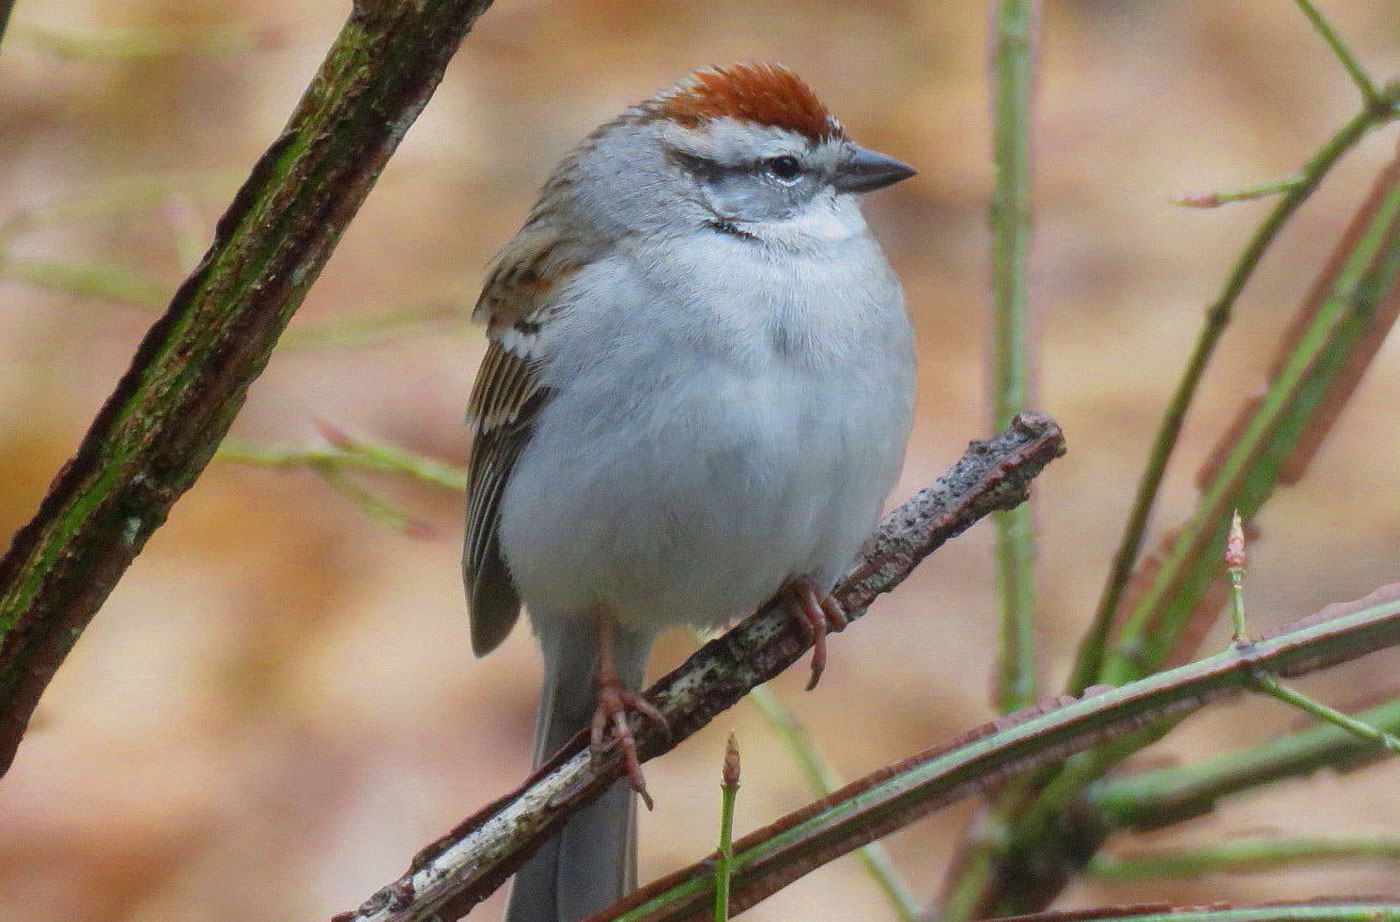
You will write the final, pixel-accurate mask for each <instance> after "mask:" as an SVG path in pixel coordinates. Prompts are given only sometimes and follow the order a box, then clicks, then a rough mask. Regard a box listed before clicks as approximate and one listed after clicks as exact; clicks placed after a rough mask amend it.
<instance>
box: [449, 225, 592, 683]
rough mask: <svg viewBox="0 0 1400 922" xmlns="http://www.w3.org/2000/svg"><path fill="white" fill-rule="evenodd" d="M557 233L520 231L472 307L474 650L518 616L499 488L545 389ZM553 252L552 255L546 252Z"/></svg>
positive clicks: (487, 647)
mask: <svg viewBox="0 0 1400 922" xmlns="http://www.w3.org/2000/svg"><path fill="white" fill-rule="evenodd" d="M551 242H553V243H555V244H557V243H558V241H557V239H556V240H554V241H548V240H542V239H541V238H540V237H539V236H536V235H532V234H522V235H521V236H519V237H517V238H516V239H515V240H513V241H511V243H510V244H508V245H507V247H506V249H505V250H504V251H502V253H501V255H500V256H498V257H497V259H496V264H495V266H494V267H493V269H492V271H491V273H490V275H489V277H488V280H487V283H486V286H485V289H484V290H483V291H482V293H481V299H480V300H479V301H478V302H477V307H476V315H477V316H483V315H484V317H485V318H486V319H487V320H488V321H489V327H488V330H487V335H488V336H489V337H490V344H489V346H488V347H487V350H486V357H485V358H484V359H482V362H481V369H480V370H479V371H478V372H477V376H476V384H475V386H474V387H473V388H472V396H471V401H470V403H469V404H468V410H467V417H468V421H469V423H470V424H471V427H472V430H473V432H474V433H475V439H474V440H473V443H472V454H471V460H470V462H469V464H468V469H467V470H468V472H467V537H466V547H465V550H464V553H463V555H462V574H463V577H464V579H465V582H466V589H467V605H468V608H469V609H470V611H471V625H472V649H473V650H474V651H475V652H476V655H477V656H483V655H485V654H487V653H490V652H491V651H492V650H494V649H495V648H496V647H497V646H498V645H499V644H500V643H501V641H503V640H505V638H506V635H507V634H509V633H510V629H511V628H512V627H513V626H514V625H515V622H516V619H517V618H519V616H520V595H519V593H518V591H517V590H516V588H515V584H514V582H513V581H512V580H511V576H510V570H509V569H508V568H507V566H506V562H505V560H504V558H503V557H502V556H501V547H500V539H499V536H498V534H497V529H498V526H499V524H500V505H501V496H502V495H503V494H504V493H505V488H506V484H507V483H508V482H509V480H510V475H511V471H512V469H513V468H514V467H515V462H516V460H517V459H518V458H519V457H520V452H521V451H522V450H523V449H524V447H525V444H526V443H527V442H528V441H529V440H530V435H531V433H532V432H533V431H534V423H535V419H536V417H537V416H538V414H539V411H540V408H541V407H543V406H544V404H545V403H546V402H547V401H548V399H549V395H550V391H549V389H548V388H545V387H543V386H542V385H541V384H540V380H539V368H538V364H539V363H538V359H537V357H536V356H535V354H534V353H535V345H536V341H537V339H538V336H539V331H540V328H541V326H542V325H543V324H544V323H546V322H547V321H548V317H549V315H550V314H551V313H552V310H551V308H550V307H549V305H548V303H547V302H548V299H547V298H546V297H545V296H546V295H548V294H549V293H550V292H551V291H552V290H553V289H554V287H555V286H556V285H557V284H558V283H559V281H560V280H561V279H562V278H563V277H564V276H565V275H567V274H568V271H569V270H568V269H567V268H566V267H565V266H563V265H562V264H560V263H559V262H558V261H557V255H556V254H557V253H558V251H559V248H558V247H557V246H550V245H549V243H551ZM551 257H554V258H551Z"/></svg>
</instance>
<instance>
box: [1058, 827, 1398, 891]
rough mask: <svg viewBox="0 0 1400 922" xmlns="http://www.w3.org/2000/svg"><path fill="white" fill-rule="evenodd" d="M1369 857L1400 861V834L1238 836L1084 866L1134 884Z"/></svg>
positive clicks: (1100, 858) (1094, 873)
mask: <svg viewBox="0 0 1400 922" xmlns="http://www.w3.org/2000/svg"><path fill="white" fill-rule="evenodd" d="M1368 860H1370V861H1376V860H1380V861H1400V839H1397V838H1377V839H1276V838H1259V839H1236V840H1234V841H1232V842H1222V843H1219V844H1217V845H1207V846H1205V847H1204V848H1193V849H1172V850H1171V851H1162V852H1155V853H1150V854H1142V855H1133V856H1131V857H1127V858H1110V857H1108V856H1106V855H1099V856H1098V857H1096V858H1094V860H1093V861H1090V862H1089V864H1088V865H1087V866H1086V867H1085V869H1084V870H1085V873H1086V874H1088V875H1089V876H1090V877H1096V878H1098V879H1099V880H1111V881H1114V882H1118V883H1131V882H1136V881H1143V880H1160V879H1163V878H1180V877H1195V876H1197V875H1200V874H1204V873H1209V874H1238V873H1241V872H1247V871H1276V870H1279V869H1281V868H1288V867H1293V866H1295V865H1311V864H1320V863H1322V862H1326V861H1368Z"/></svg>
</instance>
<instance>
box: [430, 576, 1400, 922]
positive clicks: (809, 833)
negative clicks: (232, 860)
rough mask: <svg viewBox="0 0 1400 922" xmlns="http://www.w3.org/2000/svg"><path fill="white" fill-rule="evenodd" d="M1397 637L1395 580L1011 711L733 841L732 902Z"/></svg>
mask: <svg viewBox="0 0 1400 922" xmlns="http://www.w3.org/2000/svg"><path fill="white" fill-rule="evenodd" d="M1396 644H1400V584H1397V585H1394V586H1387V587H1383V588H1382V589H1380V590H1378V591H1377V592H1375V593H1372V594H1371V595H1370V596H1367V597H1366V598H1364V599H1360V600H1358V601H1356V602H1352V603H1348V604H1346V605H1341V606H1332V607H1330V608H1329V609H1325V610H1324V611H1322V612H1319V613H1318V614H1316V615H1313V616H1310V617H1308V618H1304V619H1303V620H1301V621H1298V622H1296V623H1295V624H1293V625H1291V626H1290V627H1289V628H1286V629H1285V630H1284V631H1282V632H1280V633H1278V634H1275V635H1274V636H1272V637H1270V638H1268V639H1265V640H1260V641H1258V642H1256V643H1242V644H1232V645H1231V646H1230V647H1229V649H1227V650H1226V651H1224V652H1222V653H1218V654H1216V655H1215V656H1211V657H1208V658H1206V659H1203V660H1198V661H1197V662H1194V663H1190V664H1188V665H1185V666H1181V667H1178V668H1176V669H1173V670H1170V671H1168V672H1159V673H1157V674H1155V675H1151V676H1148V677H1146V678H1144V679H1140V680H1138V681H1136V682H1132V683H1130V684H1128V685H1124V686H1122V687H1121V688H1110V687H1108V686H1097V687H1093V688H1090V689H1089V691H1088V693H1086V695H1085V697H1084V698H1081V699H1073V698H1069V697H1068V696H1065V697H1062V698H1059V699H1056V700H1054V701H1051V702H1048V703H1046V704H1044V705H1041V706H1038V707H1036V708H1030V709H1027V710H1026V711H1022V712H1018V713H1016V714H1011V715H1008V716H1006V717H1004V718H1002V719H1001V720H998V721H996V722H994V723H990V724H987V725H984V726H982V727H980V728H978V729H976V730H974V731H972V732H971V733H969V734H968V735H967V736H965V737H963V738H961V739H957V740H954V741H953V742H952V743H949V744H945V745H943V746H938V747H934V748H932V749H929V750H926V751H924V752H922V753H919V754H918V755H916V756H913V757H911V758H909V759H905V760H903V761H901V762H898V763H895V764H894V765H890V766H887V767H885V768H882V769H880V770H878V771H876V772H873V773H872V774H870V775H867V776H866V777H864V778H862V779H860V780H859V781H855V782H852V783H851V784H848V785H847V786H846V787H844V788H842V789H841V790H840V791H837V792H836V793H835V794H833V795H832V796H831V797H828V798H824V799H822V800H819V801H817V802H815V803H813V804H810V805H808V806H807V807H804V808H803V809H801V810H798V811H796V812H795V813H791V814H789V815H787V816H786V817H783V818H782V819H780V820H778V821H777V822H775V823H773V824H771V825H769V826H767V827H765V828H763V829H760V830H758V831H757V832H754V833H752V834H750V835H748V836H745V837H744V838H743V839H741V840H739V841H738V842H735V843H734V864H735V872H734V875H733V878H732V881H731V890H730V905H731V907H732V908H733V910H734V911H735V912H739V911H742V910H744V909H746V908H748V907H750V906H753V905H754V904H755V903H757V902H759V901H760V900H762V899H763V898H765V897H767V896H769V895H771V894H772V893H775V892H777V891H778V890H780V889H781V888H783V887H785V886H786V885H788V884H789V883H791V882H792V881H794V880H796V879H797V878H798V877H801V876H802V875H804V874H806V873H808V872H810V871H812V870H815V869H816V868H818V867H820V866H821V865H823V864H825V863H827V862H828V861H831V860H832V859H834V858H837V857H839V856H841V855H844V854H846V853H847V852H849V851H851V850H852V849H855V848H858V847H859V846H861V845H863V844H865V843H866V842H870V841H872V840H874V839H876V838H879V837H880V836H883V835H888V834H889V833H891V832H894V831H895V830H897V829H900V828H903V827H904V826H906V825H908V824H909V823H911V822H913V821H914V820H916V819H919V818H921V817H923V816H926V815H927V814H929V813H931V812H933V811H935V810H939V809H942V808H943V807H946V806H948V805H949V804H952V803H955V802H957V801H959V800H963V799H965V798H967V797H971V796H975V795H977V794H980V793H983V792H985V791H987V790H988V789H990V788H992V787H994V786H996V785H998V784H1001V783H1002V782H1004V781H1005V780H1006V779H1007V778H1009V777H1014V776H1015V775H1017V774H1020V773H1024V772H1026V771H1027V770H1030V769H1034V768H1036V767H1038V766H1041V765H1045V764H1047V763H1049V762H1052V761H1056V760H1059V759H1063V758H1064V757H1066V756H1067V755H1069V754H1071V753H1074V752H1081V751H1083V750H1086V749H1089V748H1090V747H1093V746H1095V745H1098V744H1099V743H1102V742H1104V741H1105V740H1108V739H1113V738H1115V737H1119V736H1121V735H1123V734H1125V733H1130V732H1132V731H1133V730H1136V729H1138V728H1140V727H1143V726H1146V725H1150V724H1154V723H1158V722H1161V721H1163V720H1169V721H1171V722H1173V723H1175V722H1177V721H1179V720H1181V719H1182V718H1183V717H1185V716H1187V715H1188V714H1190V713H1192V712H1194V711H1196V710H1198V709H1200V708H1201V707H1204V706H1205V705H1206V704H1209V703H1210V702H1212V701H1215V700H1218V699H1220V698H1222V697H1224V696H1226V695H1230V694H1233V693H1238V692H1240V691H1248V690H1252V689H1255V688H1257V683H1258V681H1259V678H1260V677H1261V676H1268V675H1273V674H1277V675H1282V676H1297V675H1302V674H1305V673H1308V672H1313V671H1316V670H1319V669H1324V668H1326V667H1328V666H1333V665H1336V664H1338V663H1341V662H1346V661H1349V660H1353V659H1356V658H1358V657H1361V656H1364V655H1366V654H1367V653H1372V652H1375V651H1376V650H1379V649H1382V648H1384V647H1388V646H1394V645H1396ZM1032 883H1034V881H1032ZM713 887H714V871H713V862H712V859H706V860H704V861H700V862H697V863H696V864H693V865H691V866H690V867H688V868H685V869H683V870H680V871H677V872H676V873H674V874H671V875H669V876H667V877H665V878H662V879H661V880H658V881H655V882H654V883H652V884H649V885H648V886H646V887H643V888H642V889H641V890H638V891H637V892H635V893H633V894H632V895H630V896H628V897H626V898H624V899H623V900H622V901H621V902H619V903H618V904H616V905H615V906H613V907H610V908H609V909H607V910H604V911H603V912H600V913H598V914H597V915H595V916H592V917H590V918H589V919H588V920H587V922H691V920H694V919H697V918H699V917H701V915H702V914H703V912H704V910H705V908H706V907H708V906H709V898H710V896H711V894H712V893H713ZM1108 914H1109V915H1112V914H1113V913H1112V912H1111V911H1110V912H1109V913H1108ZM412 918H417V917H412ZM1028 918H1030V917H1028ZM1036 918H1039V917H1036ZM1045 918H1047V919H1054V918H1056V915H1055V914H1053V913H1052V914H1048V915H1047V916H1046V917H1045Z"/></svg>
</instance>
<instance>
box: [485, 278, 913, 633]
mask: <svg viewBox="0 0 1400 922" xmlns="http://www.w3.org/2000/svg"><path fill="white" fill-rule="evenodd" d="M876 252H877V253H878V251H876ZM877 258H878V256H877ZM823 269H824V265H822V264H820V263H815V264H814V265H813V266H812V267H810V268H809V270H808V275H807V276H804V278H811V279H812V281H813V283H812V284H811V285H810V286H807V285H804V286H801V288H800V289H798V296H796V297H793V298H789V299H786V300H784V301H782V302H778V301H774V300H772V299H771V298H767V297H765V296H764V295H762V294H760V295H755V294H754V292H755V291H757V292H760V293H762V292H772V291H775V290H778V291H784V290H785V291H793V290H794V289H795V288H797V286H794V285H792V284H791V278H790V277H789V278H788V279H787V280H786V284H782V283H783V282H784V280H783V279H773V280H765V284H762V285H758V286H748V287H745V288H736V289H735V290H734V291H733V293H732V295H730V296H729V297H726V298H724V299H723V301H722V302H721V303H722V304H723V305H733V307H732V308H731V307H720V308H717V307H714V305H715V304H716V301H715V299H714V288H715V286H716V284H717V282H716V280H714V279H711V280H709V281H708V283H707V284H708V287H707V288H706V289H705V291H704V294H703V295H700V294H697V295H696V296H695V301H694V304H693V306H691V307H689V308H688V309H686V310H677V309H675V308H672V309H671V310H669V311H665V312H660V311H658V312H656V313H651V312H652V311H653V310H654V305H655V304H656V303H657V302H656V299H657V298H663V297H664V298H669V299H672V301H673V303H674V301H675V300H676V299H683V298H684V297H685V293H684V292H683V291H682V292H677V291H676V290H675V289H674V288H672V289H671V290H668V291H665V292H662V291H660V290H656V291H654V292H650V293H649V294H651V295H653V297H652V298H651V299H650V300H648V299H647V298H642V299H639V301H638V303H637V304H636V305H635V306H634V308H633V310H632V311H631V312H630V314H629V313H628V312H627V311H622V312H621V313H622V314H623V315H624V316H629V317H630V318H631V320H633V321H634V322H632V323H630V324H628V325H627V326H625V327H620V326H619V325H618V324H616V322H615V317H616V316H617V314H618V311H617V310H616V305H615V304H614V305H612V307H611V310H609V311H608V312H606V313H605V312H604V311H603V309H602V308H599V309H598V311H597V316H595V317H590V316H589V315H588V311H589V310H591V307H590V303H591V302H584V303H580V304H577V305H575V306H572V307H570V309H569V310H568V311H567V319H566V318H565V312H561V315H560V317H559V318H557V319H556V320H555V321H553V322H552V326H553V329H554V331H555V332H554V335H557V336H558V337H560V339H559V340H557V341H556V343H555V344H554V349H555V350H557V353H556V354H560V355H564V356H565V357H564V358H562V359H560V360H559V362H558V364H557V365H556V366H555V367H554V371H555V372H556V373H557V374H558V378H557V385H556V390H557V393H556V395H555V396H554V397H552V398H551V400H550V401H549V403H548V404H547V405H546V406H545V407H544V409H543V410H542V411H541V414H540V417H539V419H538V421H537V425H536V429H535V433H534V435H533V436H532V437H531V440H530V441H529V443H528V444H527V445H526V447H525V449H524V451H523V453H522V455H521V457H520V459H519V460H518V461H517V463H516V467H515V471H514V473H513V474H512V476H511V479H510V483H509V485H508V486H507V488H506V492H505V495H504V497H503V501H502V509H501V515H502V519H501V525H500V537H501V546H502V549H503V552H504V557H505V560H506V563H507V565H508V566H509V567H510V570H511V574H512V577H513V579H514V581H515V584H516V586H517V588H518V589H519V591H520V594H521V597H522V598H523V599H524V601H525V603H526V605H527V607H528V608H529V609H530V611H531V613H532V616H533V617H535V618H539V617H541V615H542V614H543V615H546V616H567V615H573V616H580V615H590V614H598V613H602V612H609V613H611V614H612V615H613V616H614V617H616V618H617V619H618V620H619V621H621V622H622V623H624V624H629V625H632V626H635V627H643V628H648V629H652V630H660V629H661V628H664V627H667V626H671V625H676V624H687V623H688V624H695V625H700V626H718V625H720V624H722V623H723V622H725V621H726V620H728V619H730V618H734V617H740V616H743V615H746V614H749V613H750V612H752V611H753V610H754V609H755V608H756V607H757V606H758V605H760V604H761V603H762V602H764V601H765V600H767V599H768V598H769V597H771V596H772V595H773V594H774V593H775V592H776V591H777V590H778V589H779V588H780V587H781V586H782V584H783V583H784V582H785V581H786V580H788V579H789V578H791V577H794V576H808V577H811V578H812V579H813V580H814V582H816V583H817V584H818V585H819V586H820V587H821V588H823V589H825V588H828V587H829V586H830V585H831V583H832V582H834V580H835V579H836V578H837V577H839V576H840V575H841V573H842V572H843V571H844V570H845V568H846V567H847V566H848V565H849V564H850V563H851V561H852V558H853V557H854V555H855V552H856V551H857V550H858V549H859V547H860V544H861V542H862V541H863V540H864V539H865V537H866V535H867V534H868V533H869V531H870V528H871V527H872V525H873V524H874V523H875V521H876V519H877V517H878V515H879V508H880V504H881V502H882V500H883V499H884V497H885V495H886V494H887V492H888V491H889V489H890V487H891V486H892V485H893V482H894V479H895V477H896V475H897V474H898V471H899V466H900V462H901V460H902V456H903V450H904V443H905V440H906V438H907V435H908V429H909V421H910V412H911V404H912V391H913V357H912V349H911V344H910V339H909V329H908V320H907V318H906V317H905V314H904V309H903V304H902V299H901V298H900V294H899V289H898V286H897V284H896V283H895V282H894V280H893V277H892V276H890V275H889V273H888V269H887V268H886V267H885V266H884V263H883V260H882V259H881V260H879V262H878V264H877V265H876V266H875V267H874V268H873V269H872V279H871V281H870V283H869V284H866V285H864V286H863V287H862V288H860V289H858V290H862V291H864V292H866V293H867V297H864V298H862V299H861V300H860V301H858V302H856V303H843V302H842V299H841V298H840V297H839V295H833V291H839V290H840V289H834V288H833V287H832V286H831V285H828V284H824V280H823V279H821V278H820V273H821V271H822V270H823ZM775 271H777V270H775ZM783 271H788V270H783ZM872 289H873V290H874V291H875V292H877V293H878V294H879V297H875V298H872V297H869V293H870V292H871V291H872ZM613 290H616V289H615V287H614V289H613ZM677 316H681V317H686V318H688V319H686V320H685V321H683V322H682V323H680V324H677V323H675V322H674V321H673V318H675V317H677ZM775 318H779V319H775ZM783 318H785V319H783ZM780 320H781V322H780ZM561 321H563V322H561ZM566 324H567V325H566ZM575 324H577V326H574V325H575ZM833 324H836V325H843V326H844V327H845V328H846V331H845V333H844V334H843V335H842V336H839V337H827V338H826V339H824V338H823V337H821V336H813V331H814V330H817V329H822V330H829V329H830V328H831V326H832V325H833ZM583 342H587V343H588V346H587V347H586V348H577V349H573V351H572V353H570V349H571V347H572V346H574V345H576V344H581V343H583ZM736 342H743V343H747V344H748V348H730V346H729V345H728V344H730V343H736ZM548 380H549V372H548V371H547V372H546V381H547V383H548Z"/></svg>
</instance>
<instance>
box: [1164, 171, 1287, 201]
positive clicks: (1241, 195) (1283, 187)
mask: <svg viewBox="0 0 1400 922" xmlns="http://www.w3.org/2000/svg"><path fill="white" fill-rule="evenodd" d="M1302 182H1304V179H1303V177H1302V176H1298V175H1293V176H1289V177H1287V178H1285V179H1274V180H1270V181H1269V182H1265V183H1260V184H1259V185H1257V186H1246V187H1245V188H1243V189H1231V190H1229V191H1227V192H1186V193H1183V194H1181V195H1176V196H1173V197H1172V198H1171V203H1172V204H1173V205H1181V206H1183V207H1185V208H1219V207H1220V206H1221V205H1228V204H1229V203H1231V202H1249V201H1253V200H1254V199H1260V198H1268V197H1269V196H1271V195H1281V194H1283V193H1285V192H1287V191H1289V190H1290V189H1292V188H1293V187H1294V186H1297V185H1299V184H1301V183H1302Z"/></svg>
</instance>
